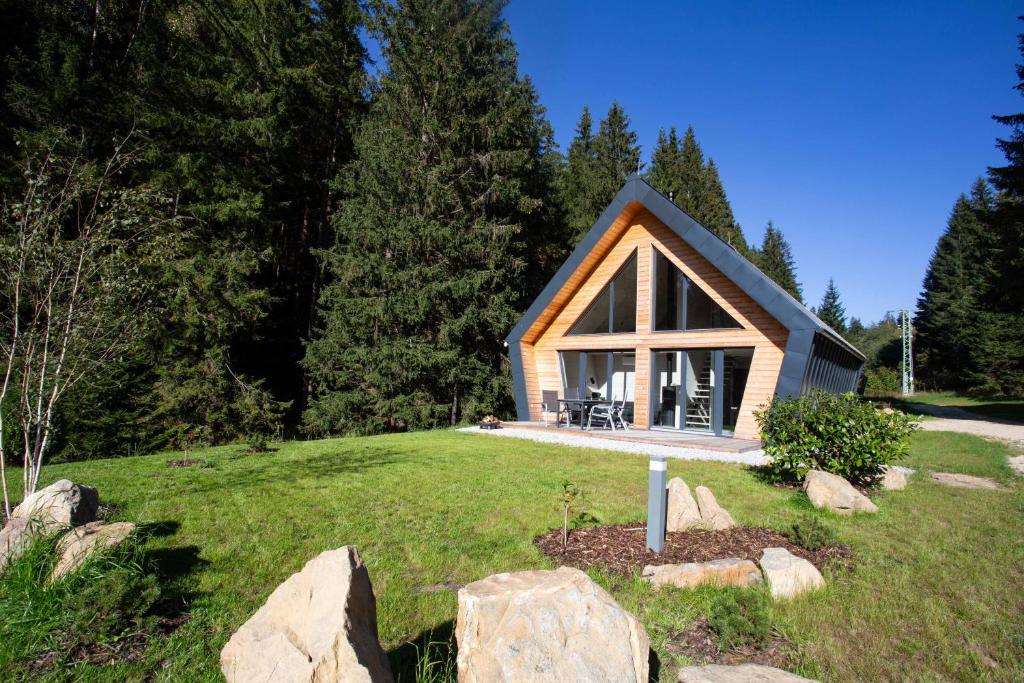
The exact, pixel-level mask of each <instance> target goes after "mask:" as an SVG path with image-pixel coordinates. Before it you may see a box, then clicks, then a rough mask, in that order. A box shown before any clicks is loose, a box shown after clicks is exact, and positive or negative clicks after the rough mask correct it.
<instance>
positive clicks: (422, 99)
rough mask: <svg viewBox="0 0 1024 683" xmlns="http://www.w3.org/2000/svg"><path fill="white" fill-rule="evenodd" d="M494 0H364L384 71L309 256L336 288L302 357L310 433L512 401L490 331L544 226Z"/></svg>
mask: <svg viewBox="0 0 1024 683" xmlns="http://www.w3.org/2000/svg"><path fill="white" fill-rule="evenodd" d="M501 10H502V4H501V3H479V2H471V1H470V0H401V1H400V2H394V3H393V2H391V1H390V0H374V1H373V2H371V3H370V17H369V19H368V22H369V27H370V29H371V30H372V31H373V34H374V36H375V37H376V38H377V39H378V40H379V42H380V45H381V50H382V54H383V57H384V59H385V60H386V65H387V67H386V70H385V71H384V72H383V73H382V75H381V77H380V82H379V83H378V84H377V86H376V92H375V97H374V100H373V103H372V106H371V110H370V113H369V116H368V118H367V120H366V121H365V123H364V124H363V125H362V126H361V127H360V129H359V131H358V132H357V134H356V137H355V146H356V151H357V153H358V159H359V160H358V162H355V163H352V164H350V165H349V166H348V167H347V168H346V170H345V172H344V173H343V175H342V177H341V178H340V179H339V182H340V184H341V185H342V186H343V187H344V188H346V190H347V191H348V192H349V193H350V196H349V197H348V198H347V199H346V200H345V201H343V202H342V205H341V208H340V211H339V212H338V214H337V216H336V218H335V221H334V226H335V230H336V232H337V243H336V245H335V246H333V247H332V248H330V249H328V250H325V251H323V252H322V253H321V258H322V263H323V265H324V267H325V268H326V269H327V271H328V273H329V274H330V276H331V277H332V278H333V281H332V282H331V283H330V284H329V285H328V286H327V287H326V288H325V289H324V292H323V295H322V297H321V299H320V306H321V316H322V323H321V328H320V334H319V335H318V337H317V339H315V340H314V341H313V342H312V343H311V344H309V346H308V349H307V356H306V360H305V366H306V368H307V371H308V373H309V376H310V379H311V381H312V383H313V386H314V391H315V394H314V396H315V398H314V400H313V402H312V403H311V406H310V408H309V409H308V410H307V411H306V423H307V426H308V428H309V429H310V430H311V431H313V432H317V433H322V432H351V431H360V432H366V431H393V430H405V429H416V428H424V427H431V426H436V425H440V424H452V423H455V422H457V421H459V420H461V419H463V418H473V417H480V416H482V415H483V414H485V413H500V414H507V413H508V411H510V410H511V393H512V392H511V382H510V378H509V375H508V370H507V363H508V361H507V358H506V357H505V351H504V349H503V345H502V342H501V339H502V338H503V337H504V335H505V334H507V333H508V331H509V330H510V329H511V328H512V326H513V325H514V324H515V322H516V320H517V319H518V317H519V315H520V312H521V311H522V309H523V308H524V307H525V304H526V303H527V302H526V301H525V298H524V294H523V291H522V288H521V286H520V284H519V279H520V277H521V276H522V274H523V272H524V262H525V261H526V260H527V259H529V258H531V254H529V253H527V245H529V244H531V242H532V239H531V235H530V233H532V232H534V231H538V230H544V229H546V227H547V226H545V225H543V224H542V214H541V209H542V207H543V200H544V199H545V198H546V196H547V194H548V192H549V191H550V188H549V185H550V180H551V179H550V178H548V177H547V172H548V170H549V169H550V165H549V163H548V161H547V159H546V156H545V154H544V149H543V147H544V142H545V140H544V136H545V131H546V130H547V126H546V125H545V122H544V121H543V118H542V109H541V108H540V106H539V105H538V104H537V96H536V93H535V91H534V89H533V87H532V85H531V84H530V83H529V82H528V81H526V80H524V79H522V78H520V76H519V74H518V68H517V63H516V52H515V46H514V44H513V42H512V40H511V38H510V37H509V35H508V28H507V26H506V24H505V23H504V22H503V21H502V19H501Z"/></svg>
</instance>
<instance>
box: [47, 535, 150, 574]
mask: <svg viewBox="0 0 1024 683" xmlns="http://www.w3.org/2000/svg"><path fill="white" fill-rule="evenodd" d="M134 532H135V525H134V524H132V523H131V522H113V523H110V524H107V523H106V522H89V523H88V524H83V525H82V526H80V527H77V528H75V529H72V530H71V531H69V532H68V533H67V534H65V535H64V536H63V537H62V538H61V539H60V541H58V542H57V566H55V567H54V568H53V573H52V574H50V580H51V581H56V580H58V579H61V578H63V577H65V576H67V575H68V574H71V573H72V572H74V571H76V570H77V569H79V568H80V567H81V566H82V565H84V564H85V563H86V562H87V561H88V560H89V558H91V557H92V556H93V555H95V554H96V553H98V552H100V551H102V550H105V549H107V548H113V547H114V546H116V545H118V544H120V543H123V542H124V541H125V540H127V539H128V537H129V536H131V535H132V534H133V533H134Z"/></svg>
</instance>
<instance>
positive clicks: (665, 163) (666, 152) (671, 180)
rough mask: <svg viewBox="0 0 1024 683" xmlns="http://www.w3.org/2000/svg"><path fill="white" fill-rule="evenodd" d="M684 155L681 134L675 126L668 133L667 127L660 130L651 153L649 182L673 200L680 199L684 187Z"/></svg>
mask: <svg viewBox="0 0 1024 683" xmlns="http://www.w3.org/2000/svg"><path fill="white" fill-rule="evenodd" d="M681 164H682V157H681V149H680V141H679V135H678V134H677V133H676V129H675V127H673V128H670V129H669V132H668V135H666V134H665V129H664V128H662V129H661V130H659V131H658V141H657V143H656V144H655V146H654V151H653V152H652V153H651V167H650V169H649V170H648V173H647V182H649V183H650V184H651V186H652V187H653V188H654V189H655V190H657V191H658V192H660V193H662V194H663V195H665V196H671V197H672V201H673V202H678V201H679V194H680V190H681V189H682V166H681Z"/></svg>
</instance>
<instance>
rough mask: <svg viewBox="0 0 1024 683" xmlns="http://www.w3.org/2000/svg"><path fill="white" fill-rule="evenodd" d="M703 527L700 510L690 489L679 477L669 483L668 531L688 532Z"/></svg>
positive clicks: (666, 526)
mask: <svg viewBox="0 0 1024 683" xmlns="http://www.w3.org/2000/svg"><path fill="white" fill-rule="evenodd" d="M699 526H701V518H700V508H699V507H697V501H696V500H694V499H693V495H692V494H691V493H690V487H689V486H687V485H686V482H685V481H683V480H682V479H680V478H679V477H673V478H672V479H671V480H669V482H668V515H667V519H666V521H665V530H666V531H686V530H687V529H692V528H694V527H699Z"/></svg>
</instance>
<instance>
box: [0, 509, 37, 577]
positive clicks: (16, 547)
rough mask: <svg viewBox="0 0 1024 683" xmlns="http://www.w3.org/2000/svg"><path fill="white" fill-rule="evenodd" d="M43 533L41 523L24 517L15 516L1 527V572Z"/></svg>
mask: <svg viewBox="0 0 1024 683" xmlns="http://www.w3.org/2000/svg"><path fill="white" fill-rule="evenodd" d="M40 534H41V529H40V524H39V523H38V522H34V521H32V520H29V519H25V518H24V517H13V518H11V519H10V520H9V521H8V522H7V525H6V526H4V528H3V529H0V572H2V571H3V570H4V569H5V568H6V567H7V565H8V564H10V563H11V562H13V561H14V560H16V559H17V558H18V556H20V555H21V554H22V553H23V552H25V551H26V550H27V549H28V547H29V546H30V545H31V544H32V541H33V539H35V538H36V536H39V535H40Z"/></svg>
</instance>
